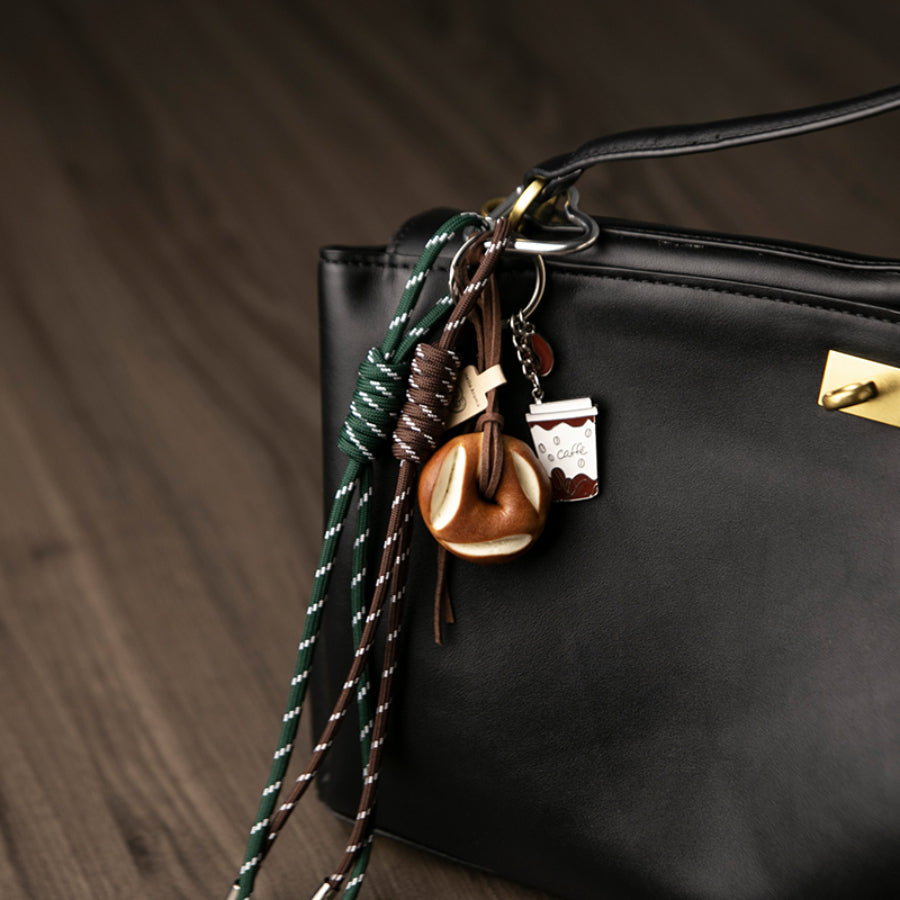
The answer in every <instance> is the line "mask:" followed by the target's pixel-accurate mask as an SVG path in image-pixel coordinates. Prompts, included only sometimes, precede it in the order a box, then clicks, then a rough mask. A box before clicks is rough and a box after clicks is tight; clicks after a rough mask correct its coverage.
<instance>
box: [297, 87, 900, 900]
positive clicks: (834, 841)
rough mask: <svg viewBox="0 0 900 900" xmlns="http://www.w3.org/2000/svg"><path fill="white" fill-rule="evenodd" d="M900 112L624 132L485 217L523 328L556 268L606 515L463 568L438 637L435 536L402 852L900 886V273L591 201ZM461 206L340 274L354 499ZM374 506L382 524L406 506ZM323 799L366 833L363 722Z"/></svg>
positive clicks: (339, 413)
mask: <svg viewBox="0 0 900 900" xmlns="http://www.w3.org/2000/svg"><path fill="white" fill-rule="evenodd" d="M897 107H900V87H895V88H891V89H889V90H885V91H881V92H879V93H877V94H872V95H868V96H865V97H860V98H855V99H853V100H851V101H846V102H841V103H834V104H830V105H828V106H823V107H818V108H814V109H809V110H802V111H797V112H791V113H783V114H778V115H772V116H763V117H757V118H752V119H742V120H732V121H727V122H718V123H713V124H708V125H702V126H691V127H681V128H668V129H663V130H648V131H641V132H633V133H629V134H623V135H617V136H614V137H610V138H604V139H601V140H598V141H595V142H593V143H590V144H587V145H585V146H584V147H583V148H581V149H579V150H577V151H576V152H574V153H571V154H568V155H565V156H561V157H558V158H555V159H552V160H550V161H548V162H547V163H545V164H543V165H540V166H537V167H536V168H535V169H533V170H532V171H531V172H529V173H528V174H527V175H526V177H525V179H524V182H523V184H524V189H522V190H519V191H517V192H515V193H514V194H513V196H512V197H511V198H510V199H509V200H508V201H506V202H505V203H504V204H502V205H501V207H500V208H499V209H494V210H491V211H490V212H489V215H492V216H497V215H500V214H502V213H510V214H511V215H512V216H513V218H515V220H516V222H515V224H516V234H515V247H516V249H517V250H518V252H510V253H508V254H507V255H506V256H505V257H504V260H503V262H502V264H501V270H500V274H499V276H498V277H499V285H500V287H499V295H500V297H501V298H502V302H503V305H504V311H505V314H506V315H510V316H511V315H512V314H513V313H515V312H516V311H517V310H519V309H520V308H521V307H523V306H525V305H527V304H528V302H529V299H530V297H531V291H532V284H533V282H534V280H535V271H536V268H535V263H534V258H535V257H536V256H540V257H541V259H542V261H543V263H544V264H545V271H546V277H545V286H544V294H543V298H542V299H541V301H540V304H539V306H538V307H537V308H536V309H535V310H534V311H533V313H532V314H531V315H530V318H529V321H530V322H531V323H532V324H533V326H534V328H535V329H536V330H537V332H538V333H540V334H541V335H543V336H544V337H545V338H546V339H547V341H548V342H549V344H550V345H551V346H553V347H554V349H555V350H556V361H555V366H554V368H553V371H552V372H551V373H550V374H549V375H546V376H544V377H542V378H541V379H540V385H541V387H542V388H544V389H545V390H546V392H547V395H548V396H547V399H548V401H550V400H563V399H565V398H588V399H589V405H591V406H592V409H593V410H594V411H593V412H592V413H591V414H590V422H591V423H592V424H593V426H594V427H593V432H594V434H593V437H594V438H595V440H596V453H597V455H596V461H597V472H596V479H595V480H596V496H594V497H592V498H591V499H588V500H584V501H582V502H577V503H558V504H553V506H552V509H551V512H550V514H549V519H548V523H547V525H546V528H545V531H544V534H543V536H542V537H541V538H540V540H539V541H538V543H537V545H536V546H535V547H534V548H533V549H532V550H531V551H530V552H529V553H527V554H526V555H524V556H522V557H521V558H519V559H517V560H515V561H513V562H510V563H507V564H504V565H498V566H479V565H474V564H471V563H466V562H455V563H454V564H453V565H452V566H451V568H450V571H449V576H448V577H449V586H450V593H451V595H452V598H453V603H454V607H455V614H456V624H455V625H453V626H452V627H450V628H448V629H447V631H446V634H445V640H444V644H443V646H437V645H435V643H434V642H433V640H432V609H431V605H432V595H433V593H434V584H435V551H434V544H433V541H432V539H431V537H430V536H429V535H428V533H427V531H426V530H425V529H424V528H421V527H419V526H418V525H416V526H414V537H413V548H412V555H411V563H410V569H409V586H408V598H409V599H408V606H407V613H406V616H407V623H406V629H405V631H404V636H403V647H402V651H403V653H402V657H401V660H400V663H399V667H398V671H397V685H396V695H395V700H394V708H393V711H392V719H391V729H390V734H389V738H388V743H387V745H386V748H385V756H384V763H383V770H382V776H381V786H380V790H379V795H378V808H377V825H378V828H379V829H380V830H381V831H383V832H385V833H387V834H390V835H394V836H397V837H399V838H402V839H403V840H406V841H410V842H413V843H414V844H417V845H419V846H421V847H424V848H427V849H430V850H433V851H437V852H439V853H441V854H444V855H446V856H449V857H451V858H454V859H456V860H460V861H463V862H465V863H467V864H470V865H473V866H477V867H481V868H483V869H487V870H490V871H491V872H495V873H499V874H501V875H505V876H507V877H509V878H512V879H514V880H516V881H519V882H522V883H526V884H529V885H533V886H537V887H540V888H542V889H544V890H546V891H549V892H550V893H552V894H554V895H558V896H560V897H564V898H570V900H595V898H628V900H638V898H671V900H675V898H696V900H701V898H702V900H751V898H752V900H763V898H765V900H800V898H812V897H815V898H817V900H825V898H838V897H840V898H854V900H863V898H867V900H873V898H896V897H898V896H900V261H897V260H885V259H874V258H867V257H862V256H859V255H853V254H848V253H842V252H837V251H834V250H825V249H818V248H814V247H810V246H800V245H794V244H788V243H783V242H775V241H769V240H763V239H755V238H754V239H748V238H743V237H731V236H726V235H721V234H709V233H696V232H685V231H681V230H677V229H672V228H664V227H656V226H647V225H641V224H634V223H630V222H623V221H610V220H604V219H593V218H590V217H587V216H585V215H583V214H581V213H579V212H578V211H577V209H576V208H575V196H576V195H575V192H574V191H573V188H572V186H573V184H574V182H575V180H576V179H577V178H578V176H579V175H580V174H581V173H582V172H583V171H584V170H585V169H587V168H589V167H591V166H594V165H596V164H599V163H602V162H606V161H609V160H617V159H633V158H636V157H654V156H668V155H676V154H684V153H694V152H701V151H708V150H716V149H719V148H723V147H730V146H735V145H738V144H745V143H750V142H753V141H762V140H769V139H772V138H779V137H786V136H790V135H794V134H800V133H803V132H807V131H812V130H815V129H819V128H825V127H829V126H833V125H839V124H843V123H847V122H850V121H852V120H854V119H859V118H862V117H865V116H870V115H875V114H878V113H882V112H886V111H888V110H891V109H894V108H897ZM895 188H896V185H895ZM448 215H449V213H448V212H447V211H446V210H444V211H435V212H431V213H425V214H423V215H421V216H419V217H417V218H415V219H413V220H412V221H410V222H408V223H406V225H404V226H403V228H402V229H401V230H400V231H399V232H398V234H397V236H396V237H395V238H394V240H393V242H392V243H391V244H390V245H388V246H386V247H378V248H339V247H338V248H327V249H325V250H323V251H322V255H321V265H320V284H321V335H322V384H323V389H324V402H323V410H324V441H325V495H326V497H327V498H328V500H329V501H330V499H331V497H332V496H333V495H334V493H335V489H336V487H337V485H338V483H339V479H340V477H341V473H342V472H343V468H344V463H345V460H344V459H343V457H342V456H341V454H339V453H336V452H335V450H334V448H335V443H336V440H337V437H338V434H339V432H340V430H341V425H342V422H343V420H344V417H345V414H346V410H347V406H348V403H349V402H350V397H351V396H352V394H353V391H354V386H355V384H356V377H357V367H358V364H359V361H360V360H361V359H363V358H364V357H365V355H366V352H367V350H368V349H369V348H370V347H371V346H372V345H373V343H376V342H377V341H378V340H380V337H381V335H382V334H383V333H384V330H385V328H386V327H387V325H388V323H389V321H390V319H391V316H392V315H393V312H394V307H395V305H396V302H397V298H398V297H399V296H400V294H401V292H402V291H403V288H404V284H405V283H406V282H407V279H408V278H409V276H410V273H411V270H412V266H413V264H414V262H415V260H416V258H417V257H418V255H419V253H420V252H421V251H422V248H423V246H424V244H425V242H426V241H427V240H428V238H429V236H430V235H431V234H432V233H433V232H434V230H435V229H436V228H437V227H438V226H440V224H441V222H443V221H444V220H445V219H446V218H447V216H448ZM454 249H455V247H454V246H452V245H451V246H449V247H448V249H447V250H446V252H445V253H444V254H443V255H442V257H441V258H440V259H439V260H438V262H437V264H436V265H435V267H434V268H433V270H432V274H431V275H430V276H429V277H428V279H427V280H426V282H425V285H424V291H423V299H422V300H421V304H422V309H423V310H424V309H426V308H428V306H429V305H430V304H431V303H432V302H434V301H436V300H437V299H438V298H439V297H440V296H441V294H442V293H443V292H444V291H445V290H446V287H447V281H448V270H449V266H450V260H451V257H452V255H453V252H454ZM503 352H504V358H503V369H504V372H505V374H506V380H507V384H506V386H505V387H504V388H503V389H502V392H501V395H500V396H501V399H500V404H501V407H502V411H503V414H504V417H505V421H506V430H507V432H509V433H511V434H514V435H518V436H519V437H521V438H522V439H524V440H526V441H528V440H529V437H530V435H529V427H528V424H527V420H526V417H527V416H528V414H529V409H530V406H531V403H532V402H533V400H532V397H531V388H532V384H530V383H529V381H528V379H526V378H525V377H523V376H522V374H521V372H520V368H521V366H520V362H519V360H518V359H517V358H516V355H515V353H514V350H513V346H512V343H511V342H510V341H509V340H506V339H504V350H503ZM580 421H582V420H580ZM582 424H583V421H582ZM546 449H547V448H545V451H546ZM551 449H552V448H551ZM548 455H549V454H548ZM394 465H395V463H394V461H393V460H392V459H391V458H390V455H388V457H387V459H386V460H382V461H380V462H379V463H378V473H379V478H377V479H376V485H378V484H383V485H388V486H390V485H392V478H391V475H390V473H391V470H392V468H393V466H394ZM373 503H374V508H375V523H376V525H375V528H374V530H375V531H376V532H377V531H378V530H379V529H381V528H383V527H384V519H385V516H386V510H385V507H386V506H389V503H390V497H389V494H388V489H387V487H378V486H376V489H375V495H374V500H373ZM351 555H352V546H351V543H350V542H349V541H347V542H345V545H344V546H342V547H341V549H340V552H339V553H338V557H337V560H336V562H335V564H334V578H333V587H332V588H331V591H330V594H329V600H328V605H327V607H326V609H325V611H324V624H323V638H322V641H321V642H320V647H319V650H318V657H317V672H316V676H317V677H316V678H315V680H314V682H313V698H314V712H315V726H316V728H317V729H321V728H322V727H323V726H324V725H325V723H326V721H327V719H328V716H329V712H330V710H331V706H332V703H333V701H334V698H335V696H336V695H337V693H338V692H339V691H340V688H341V685H342V683H343V680H344V678H345V675H346V672H347V670H348V666H349V665H350V661H351V658H352V655H353V645H352V641H351V639H350V636H349V635H350V624H349V623H350V611H349V599H348V590H347V587H346V585H347V584H348V582H349V580H350V577H351V576H350V573H351ZM370 577H371V576H370ZM317 784H318V788H319V792H320V796H321V797H322V798H323V799H324V800H325V802H326V803H328V804H329V805H330V806H331V807H333V809H334V810H336V811H337V812H338V813H340V814H342V815H346V816H349V817H352V816H353V815H355V811H356V808H357V800H358V797H359V792H360V785H361V781H360V758H359V747H358V743H357V736H356V734H355V731H354V729H353V728H352V727H349V728H346V729H344V731H343V732H342V733H341V734H340V736H339V739H338V740H337V741H336V743H335V744H334V747H333V748H332V751H331V754H330V755H329V757H328V758H327V760H326V761H325V763H324V765H323V769H322V771H321V774H320V776H319V778H318V781H317Z"/></svg>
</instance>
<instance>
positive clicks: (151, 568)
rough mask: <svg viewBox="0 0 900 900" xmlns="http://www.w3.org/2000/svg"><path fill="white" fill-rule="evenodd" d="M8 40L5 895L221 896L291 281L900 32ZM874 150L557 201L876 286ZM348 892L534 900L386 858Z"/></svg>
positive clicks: (805, 26)
mask: <svg viewBox="0 0 900 900" xmlns="http://www.w3.org/2000/svg"><path fill="white" fill-rule="evenodd" d="M4 6H5V10H4V13H3V25H2V27H0V502H2V506H0V897H2V898H4V900H19V898H28V900H34V898H37V900H57V898H58V900H72V898H91V900H98V898H125V897H128V898H138V897H146V898H160V897H166V898H175V897H184V898H192V900H193V898H199V897H211V898H219V897H224V896H225V895H226V893H227V891H228V888H229V885H230V883H231V881H232V879H233V877H234V874H235V871H236V868H237V866H238V865H239V863H240V860H241V857H242V854H243V845H244V840H245V837H246V833H247V829H248V827H249V825H250V824H251V820H252V816H253V813H254V811H255V808H256V803H257V798H258V792H259V789H260V788H261V787H262V785H263V783H264V780H265V776H266V772H267V766H268V760H269V758H270V755H271V752H272V746H273V744H274V741H275V739H276V736H277V732H278V725H279V718H280V714H281V709H282V705H283V702H284V697H285V693H286V690H287V682H288V680H289V677H290V672H291V669H292V665H293V655H294V650H295V646H296V640H297V636H298V635H299V633H300V628H301V624H302V610H303V608H304V603H305V597H306V594H307V591H308V586H309V584H310V579H311V574H312V570H313V566H314V559H315V555H316V551H317V546H318V539H319V530H320V517H321V503H320V496H319V495H320V487H319V482H320V471H321V462H320V450H319V434H318V429H319V408H318V403H319V401H318V388H319V385H318V374H317V336H316V312H315V294H316V286H315V267H316V258H317V248H318V247H319V246H320V245H322V244H326V243H333V242H341V243H379V242H384V241H386V240H387V239H389V237H390V235H391V234H392V232H393V231H394V230H395V228H396V227H397V226H399V225H400V223H401V222H402V221H403V220H404V219H405V218H406V217H407V216H408V215H410V214H412V213H414V212H416V211H417V210H419V209H421V208H424V207H428V206H436V205H451V206H461V207H466V208H471V207H477V206H480V204H481V203H482V201H483V200H485V199H487V198H488V197H492V196H496V195H498V194H505V193H507V192H508V191H509V190H511V189H512V188H513V187H514V186H515V185H516V184H517V183H518V182H519V180H520V178H521V175H522V173H523V172H524V171H525V170H526V169H527V168H528V167H529V166H530V165H531V164H533V163H535V162H537V161H539V160H541V159H543V158H545V157H547V156H550V155H552V154H554V153H557V152H560V151H562V150H567V149H570V148H571V147H573V146H575V145H576V144H579V143H581V142H582V141H584V140H586V139H587V138H590V137H593V136H594V135H595V134H600V133H603V132H607V131H613V130H621V129H625V128H632V127H638V126H643V125H652V124H658V123H672V122H678V121H692V120H705V119H712V118H718V117H724V116H730V115H738V114H744V113H753V112H761V111H765V110H768V109H778V108H788V107H791V106H797V105H805V104H810V103H814V102H818V101H820V100H821V101H824V100H827V99H834V98H838V97H842V96H845V95H850V94H853V93H855V92H862V91H867V90H874V89H876V88H878V87H881V86H884V85H887V84H890V83H893V82H897V81H900V66H898V59H897V39H898V36H900V5H898V4H897V3H896V2H894V0H885V2H882V3H874V2H865V0H862V2H855V3H846V2H845V0H799V2H787V3H786V2H785V0H757V2H754V3H732V2H721V0H703V2H686V0H684V2H671V3H659V4H628V3H616V4H613V3H606V2H591V0H576V2H566V0H563V2H560V3H556V4H547V3H538V2H535V0H517V2H513V0H498V2H495V3H492V4H483V3H476V2H470V0H457V2H454V3H427V2H421V0H418V2H413V0H404V2H397V3H387V4H381V3H379V4H376V3H365V2H361V0H358V2H326V0H314V2H310V0H299V2H291V3H289V2H286V0H285V2H278V0H254V2H240V0H216V2H214V0H129V2H126V3H122V2H111V0H27V2H24V3H15V4H14V3H7V4H4ZM648 8H652V9H653V10H654V12H653V14H652V15H651V13H650V12H648ZM898 147H900V116H895V117H894V118H893V120H889V119H882V120H879V121H874V122H868V123H862V124H858V125H855V126H852V127H850V128H845V129H839V130H837V131H833V132H829V133H827V134H823V135H821V136H817V137H805V138H801V139H797V140H795V141H792V142H788V143H783V144H780V145H770V146H767V147H761V148H754V149H746V150H736V151H732V152H730V153H727V154H718V155H716V156H706V157H696V158H693V159H687V160H671V161H663V162H656V163H642V164H621V165H618V166H612V167H610V168H608V169H606V170H604V171H598V172H594V173H592V174H591V175H589V176H587V177H586V178H585V179H584V186H583V191H582V196H583V198H584V206H586V207H587V208H589V209H591V210H592V211H595V212H598V213H603V214H607V215H614V216H623V217H632V218H641V219H649V220H654V221H663V222H670V223H676V224H684V225H689V226H695V227H706V228H711V229H720V230H731V231H743V232H750V233H762V234H768V235H773V236H780V237H787V238H793V239H798V240H804V241H809V242H813V243H820V244H826V245H835V246H840V247H843V248H845V249H854V250H859V251H862V252H871V253H873V254H886V255H895V256H897V255H900V202H898V201H900V177H898V168H897V155H898ZM345 836H346V826H345V825H344V824H343V823H341V822H339V821H337V820H336V819H334V818H333V817H332V815H331V814H330V813H329V812H328V811H327V810H325V809H324V808H323V807H321V806H320V805H319V804H318V801H316V800H315V799H311V800H309V802H306V803H305V804H303V806H302V808H301V809H300V811H299V812H298V814H297V816H296V817H295V820H294V821H293V822H292V823H291V825H290V827H289V829H288V831H287V833H286V834H285V835H284V837H283V838H282V840H281V841H280V842H279V845H278V847H277V849H276V851H275V852H274V853H273V854H272V858H271V864H270V865H267V867H266V870H265V872H264V874H263V876H262V877H261V879H260V882H259V887H258V890H257V892H256V896H258V897H260V898H270V900H277V898H298V897H307V896H310V895H311V894H312V893H313V891H314V890H315V888H316V887H317V886H318V884H319V883H320V881H321V879H322V877H324V875H325V874H327V872H328V871H330V866H331V865H332V864H333V863H334V862H335V861H336V859H337V856H338V854H339V851H340V850H341V849H342V847H343V843H342V842H343V839H344V838H345ZM367 894H368V896H369V897H371V898H373V900H376V898H382V900H385V898H391V900H397V898H400V900H410V898H423V897H425V898H436V900H448V898H460V897H465V898H497V900H514V898H515V900H525V898H535V900H536V898H537V897H538V894H536V893H534V892H533V891H530V890H528V889H525V888H521V887H517V886H514V885H511V884H509V883H507V882H503V881H500V880H499V879H495V878H491V877H488V876H486V875H482V874H479V873H473V872H470V871H468V870H465V869H462V868H459V867H456V866H454V865H453V864H451V863H447V862H444V861H441V860H435V859H433V858H431V857H428V856H426V855H424V854H421V853H419V852H418V851H415V850H411V849H408V848H405V847H402V846H397V845H395V844H392V843H390V842H387V841H384V840H382V841H381V842H380V843H379V844H378V845H377V848H376V852H375V854H374V857H373V862H372V866H371V869H370V879H369V884H368V888H367Z"/></svg>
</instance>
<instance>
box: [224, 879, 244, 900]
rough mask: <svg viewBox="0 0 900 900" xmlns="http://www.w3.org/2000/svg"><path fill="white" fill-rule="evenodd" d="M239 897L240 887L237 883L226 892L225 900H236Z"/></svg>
mask: <svg viewBox="0 0 900 900" xmlns="http://www.w3.org/2000/svg"><path fill="white" fill-rule="evenodd" d="M240 896H241V886H240V885H239V884H237V883H235V884H233V885H232V886H231V890H230V891H229V892H228V896H227V897H226V898H225V900H238V897H240Z"/></svg>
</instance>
